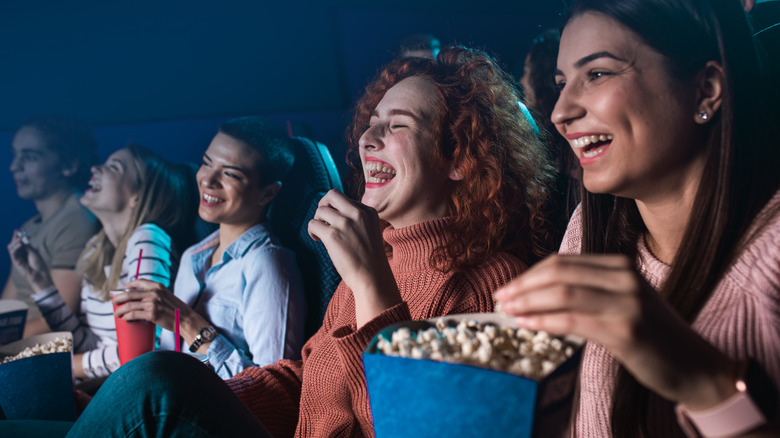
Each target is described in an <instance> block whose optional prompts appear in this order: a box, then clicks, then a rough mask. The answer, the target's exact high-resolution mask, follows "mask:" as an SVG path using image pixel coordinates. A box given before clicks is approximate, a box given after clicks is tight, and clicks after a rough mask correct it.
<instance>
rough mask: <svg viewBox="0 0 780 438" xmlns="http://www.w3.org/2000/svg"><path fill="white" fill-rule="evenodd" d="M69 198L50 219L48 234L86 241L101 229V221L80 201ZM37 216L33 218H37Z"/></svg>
mask: <svg viewBox="0 0 780 438" xmlns="http://www.w3.org/2000/svg"><path fill="white" fill-rule="evenodd" d="M73 199H74V200H72V201H71V200H69V201H68V202H66V203H65V205H64V206H63V207H62V210H60V212H59V213H58V214H57V215H56V217H53V218H52V219H53V220H48V221H46V223H45V224H44V227H45V228H47V229H48V234H49V235H51V236H53V237H57V236H59V237H62V238H65V239H72V240H81V241H84V242H86V240H87V239H89V238H90V237H91V236H92V235H94V234H95V233H97V232H98V231H99V230H100V223H99V222H98V221H97V219H96V218H95V216H93V215H92V213H90V212H89V211H87V209H86V208H84V207H82V206H81V204H79V203H78V201H76V200H75V198H73ZM36 218H37V216H36V217H35V218H33V219H31V220H34V219H36Z"/></svg>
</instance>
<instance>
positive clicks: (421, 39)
mask: <svg viewBox="0 0 780 438" xmlns="http://www.w3.org/2000/svg"><path fill="white" fill-rule="evenodd" d="M440 51H441V43H440V42H439V39H438V38H436V37H435V36H433V35H431V34H427V33H416V34H412V35H409V36H407V37H404V39H402V40H401V42H400V43H398V47H397V48H396V50H395V57H396V58H403V57H407V56H410V57H413V58H428V59H436V55H438V54H439V52H440Z"/></svg>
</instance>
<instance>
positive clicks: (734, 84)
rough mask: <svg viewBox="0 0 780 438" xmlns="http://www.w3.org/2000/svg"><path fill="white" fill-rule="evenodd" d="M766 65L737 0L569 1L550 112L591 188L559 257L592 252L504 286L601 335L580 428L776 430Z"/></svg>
mask: <svg viewBox="0 0 780 438" xmlns="http://www.w3.org/2000/svg"><path fill="white" fill-rule="evenodd" d="M760 71H761V70H760V66H759V63H758V60H757V56H756V52H755V50H754V47H753V42H752V40H751V32H750V30H749V27H748V22H747V20H746V19H745V15H744V12H743V10H742V9H741V7H740V4H739V2H737V1H734V0H712V1H698V0H688V1H675V2H671V1H665V0H635V1H628V0H582V1H575V2H573V4H572V5H571V11H570V15H569V18H568V21H567V23H566V25H565V27H564V30H563V33H562V37H561V46H560V52H559V55H558V72H557V73H556V80H557V82H558V84H559V86H560V87H561V88H562V91H561V95H560V98H559V100H558V102H557V104H556V107H555V110H554V112H553V116H552V118H553V122H555V124H556V127H557V129H558V131H559V132H560V133H561V134H562V135H564V136H565V137H566V138H567V139H568V140H569V142H570V143H571V146H572V148H573V149H574V151H575V152H576V154H577V155H578V157H579V160H580V163H581V164H582V167H583V183H584V187H585V189H586V190H587V191H585V192H583V201H582V206H581V208H580V209H579V210H578V211H577V212H576V213H575V215H574V217H573V219H572V220H571V222H570V224H569V227H568V231H567V235H566V237H565V238H564V242H563V244H562V245H561V253H562V254H579V253H583V255H557V256H553V257H550V258H548V259H546V260H544V261H543V262H541V263H539V264H538V265H537V266H534V268H532V269H530V270H529V271H528V272H527V273H526V274H524V275H523V276H521V277H519V278H518V279H516V280H514V281H513V282H511V283H510V284H509V285H507V286H506V287H505V288H503V289H502V290H501V291H499V292H498V293H497V294H496V297H497V299H498V300H499V302H501V304H502V310H504V311H506V312H508V313H510V314H512V315H515V316H516V317H517V321H518V323H519V324H521V325H523V326H525V327H528V328H532V329H544V330H548V331H551V332H555V333H573V334H577V335H580V336H583V337H585V338H588V339H589V340H590V342H589V343H588V344H587V347H586V349H585V355H584V358H583V364H582V368H581V375H580V388H579V400H578V406H579V407H578V409H577V415H576V417H575V418H576V420H575V422H574V423H573V432H574V434H575V435H576V436H588V437H591V436H592V437H603V436H617V437H639V436H663V437H671V436H682V435H683V434H684V433H685V434H688V435H689V436H695V434H696V433H699V434H701V435H703V436H743V435H745V436H747V434H750V433H755V434H757V435H755V436H760V435H759V434H762V433H763V434H767V435H771V436H776V435H773V434H776V433H777V431H776V430H774V429H772V428H771V426H770V425H769V423H771V422H773V421H776V420H777V418H778V406H777V388H778V386H780V286H778V278H779V277H780V250H778V247H779V244H780V216H778V212H779V211H780V193H779V192H778V189H779V188H780V172H777V166H778V164H780V157H779V156H778V155H779V153H780V152H779V151H780V148H778V147H777V138H778V136H777V134H778V133H777V129H776V128H775V127H776V116H777V112H776V111H775V110H774V108H773V107H772V106H771V105H770V104H769V103H770V102H771V100H770V99H769V97H770V96H769V95H768V94H769V93H766V91H765V90H764V89H763V88H762V87H760V85H761V84H762V77H761V76H760ZM735 382H736V384H735ZM675 409H676V412H675ZM750 436H754V435H750Z"/></svg>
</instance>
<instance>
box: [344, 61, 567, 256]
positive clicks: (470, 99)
mask: <svg viewBox="0 0 780 438" xmlns="http://www.w3.org/2000/svg"><path fill="white" fill-rule="evenodd" d="M411 76H420V77H423V78H426V79H429V80H430V81H432V82H433V83H434V84H435V85H436V88H437V90H438V93H439V96H440V99H438V101H439V102H438V103H439V108H438V111H437V114H436V123H434V125H433V130H434V132H433V134H434V135H433V137H434V138H436V139H438V141H437V144H436V153H437V155H438V157H439V158H440V159H442V160H446V161H448V162H452V163H454V164H455V165H456V166H457V167H458V168H459V169H460V171H461V172H462V176H463V179H462V180H461V181H459V182H458V183H457V184H456V187H455V190H454V192H453V194H452V198H451V199H450V202H449V214H450V221H448V223H447V226H446V227H445V236H444V244H443V245H442V246H441V247H439V248H437V249H436V250H435V251H434V252H433V255H432V257H431V260H430V262H431V265H432V266H433V267H435V268H436V269H439V270H441V271H447V270H454V271H462V270H464V269H468V268H470V267H474V266H477V265H479V264H481V263H483V262H484V261H485V260H486V259H487V258H488V257H490V256H491V255H492V254H493V253H495V252H497V251H506V252H509V253H511V254H514V255H516V256H517V257H519V258H520V259H521V260H523V262H525V263H526V264H529V265H530V264H531V263H533V262H534V261H536V260H538V259H539V258H540V257H541V256H544V255H546V254H547V253H549V251H550V246H551V233H550V232H549V229H548V227H549V225H548V221H547V219H546V217H545V215H544V213H543V206H544V204H545V201H546V199H547V196H548V194H549V191H550V187H551V184H552V181H553V168H552V166H551V165H550V163H549V158H548V156H547V152H545V151H546V149H545V147H544V146H543V144H542V143H541V141H540V140H539V139H538V138H537V136H536V135H535V134H534V131H533V128H532V127H531V125H530V124H529V122H528V120H527V119H526V118H525V116H524V114H523V113H522V112H521V111H520V109H519V107H518V104H517V103H518V102H519V101H520V94H519V92H518V88H517V85H516V83H515V82H514V80H513V79H511V77H510V76H509V75H508V74H507V73H506V72H504V71H503V70H502V69H501V68H500V67H499V66H498V64H497V62H496V61H495V60H493V59H492V58H491V57H490V56H488V55H486V54H484V53H483V52H480V51H476V50H472V49H467V48H464V47H449V48H445V49H442V51H441V52H440V53H439V55H438V57H437V58H436V60H435V61H434V60H429V59H422V58H402V59H399V60H396V61H394V62H393V63H391V64H389V65H388V66H387V67H385V68H384V69H383V70H382V71H381V72H380V73H379V75H378V76H377V77H376V79H374V80H373V81H372V82H371V83H370V84H369V85H368V86H367V87H366V90H365V93H364V95H363V97H362V98H361V99H360V100H359V101H358V103H357V106H356V108H355V114H354V117H353V120H352V124H351V125H350V128H349V130H348V134H347V135H348V138H349V141H350V147H349V150H348V155H347V156H348V160H349V162H350V164H351V165H352V166H353V167H354V168H355V169H356V170H360V159H359V153H358V147H359V146H358V141H359V139H360V136H361V135H362V134H363V132H364V131H365V130H366V128H367V126H368V123H369V120H370V118H371V113H372V111H373V110H374V108H376V106H377V104H378V103H379V101H380V100H382V97H384V95H385V92H387V90H389V89H390V88H391V87H393V86H394V85H395V84H397V83H398V82H400V81H401V80H403V79H405V78H407V77H411ZM355 177H356V182H357V183H358V184H357V187H358V188H359V190H361V191H362V188H363V186H364V184H363V183H364V180H363V172H362V171H357V172H355Z"/></svg>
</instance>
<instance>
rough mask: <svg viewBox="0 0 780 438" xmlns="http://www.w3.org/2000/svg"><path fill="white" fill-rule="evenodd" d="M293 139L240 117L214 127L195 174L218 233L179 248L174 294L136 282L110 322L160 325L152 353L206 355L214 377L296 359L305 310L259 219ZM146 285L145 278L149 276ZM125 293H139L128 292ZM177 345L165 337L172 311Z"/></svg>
mask: <svg viewBox="0 0 780 438" xmlns="http://www.w3.org/2000/svg"><path fill="white" fill-rule="evenodd" d="M292 147H293V144H292V140H290V139H289V138H288V137H287V134H286V133H285V132H284V130H283V129H282V128H281V127H279V126H278V125H276V124H275V123H273V122H271V121H269V120H266V119H263V118H260V117H241V118H237V119H233V120H230V121H228V122H226V123H224V124H222V125H221V126H220V127H219V132H218V133H217V135H215V136H214V139H213V140H212V141H211V144H210V145H209V146H208V149H206V152H205V153H204V154H203V162H202V164H201V166H200V169H199V170H198V173H197V183H198V190H199V191H200V203H199V207H198V211H199V213H200V217H201V219H203V220H204V221H206V222H209V223H215V224H218V225H219V229H218V230H217V231H214V232H213V233H212V234H211V235H209V236H208V237H206V238H205V239H203V240H202V241H201V242H200V243H198V244H196V245H195V246H193V247H191V248H189V249H187V251H185V253H184V255H183V256H182V262H181V268H180V269H179V272H178V275H177V277H176V282H175V286H174V288H173V292H171V291H170V289H168V288H167V287H166V285H165V284H163V283H161V282H158V281H156V280H155V281H151V280H138V281H133V282H130V283H128V284H127V285H126V286H125V287H126V288H127V289H128V290H131V291H129V292H127V293H125V294H120V295H119V296H117V297H115V298H114V301H115V302H116V303H117V304H124V305H123V306H122V307H120V308H118V309H117V312H116V315H117V317H120V318H125V319H127V320H137V319H144V320H147V321H152V322H154V323H155V324H157V325H159V326H160V327H162V328H163V329H164V330H163V332H162V334H161V339H160V349H163V350H175V349H176V345H177V343H179V345H180V346H182V351H192V352H199V353H205V354H207V355H208V357H209V364H210V365H211V366H212V367H213V368H214V370H215V371H216V372H217V374H219V376H220V377H222V378H224V379H228V378H230V377H232V376H234V375H235V374H238V373H239V372H241V371H242V370H244V369H245V368H247V367H249V366H262V365H268V364H272V363H274V362H276V361H277V360H280V359H285V358H286V359H299V358H300V349H301V347H302V346H303V342H304V334H303V328H304V320H305V312H306V304H305V299H304V296H303V280H302V278H301V273H300V271H299V269H298V265H297V263H296V260H295V254H294V253H293V252H292V251H290V250H289V249H287V248H284V247H282V246H280V244H279V241H278V238H277V236H276V235H275V234H274V232H273V229H272V228H271V227H270V223H269V221H268V217H267V213H268V209H269V207H270V205H271V202H272V201H273V199H274V198H275V197H276V195H277V193H278V192H279V190H280V189H281V186H282V181H283V179H284V177H285V175H287V173H288V172H289V171H290V169H291V168H292V165H293V160H294V153H293V150H292ZM152 280H154V279H152ZM132 289H138V290H137V291H132ZM175 309H179V311H180V315H181V316H180V328H181V331H180V333H181V337H182V339H174V333H173V331H174V310H175Z"/></svg>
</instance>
